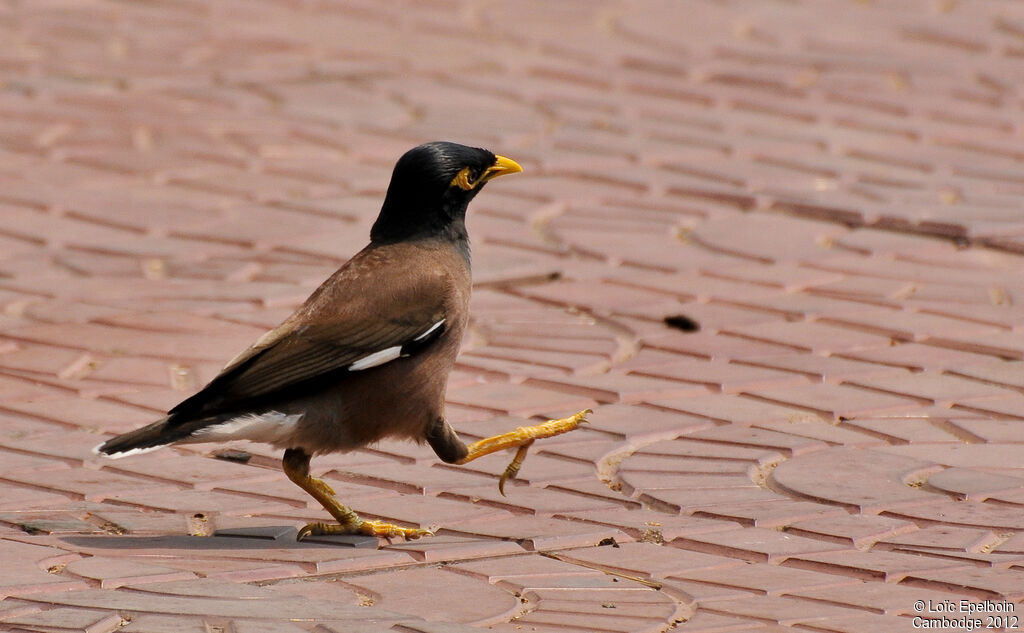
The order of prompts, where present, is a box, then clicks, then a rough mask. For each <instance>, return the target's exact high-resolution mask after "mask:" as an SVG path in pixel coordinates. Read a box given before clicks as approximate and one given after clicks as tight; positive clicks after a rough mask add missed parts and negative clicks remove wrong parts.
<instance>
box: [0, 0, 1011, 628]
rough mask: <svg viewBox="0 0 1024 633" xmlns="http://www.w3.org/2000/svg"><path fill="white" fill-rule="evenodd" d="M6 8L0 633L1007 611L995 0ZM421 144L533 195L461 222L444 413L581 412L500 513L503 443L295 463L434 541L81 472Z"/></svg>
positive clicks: (232, 495)
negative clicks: (445, 454) (343, 535)
mask: <svg viewBox="0 0 1024 633" xmlns="http://www.w3.org/2000/svg"><path fill="white" fill-rule="evenodd" d="M37 4H38V3H37ZM37 4H31V3H22V4H21V5H16V6H13V7H10V8H8V9H7V11H6V13H5V16H4V17H5V19H4V20H3V21H2V23H0V40H2V41H5V42H7V41H10V42H15V43H16V46H14V47H8V48H9V50H7V51H5V54H6V57H5V58H4V64H5V67H4V69H5V71H7V72H6V73H5V79H6V80H7V84H9V85H8V86H7V87H8V88H10V89H8V90H6V91H2V92H0V112H2V113H3V117H0V118H2V123H0V139H2V140H0V192H2V194H0V216H3V218H4V222H3V226H0V313H2V314H0V374H3V375H2V376H0V420H2V424H0V427H2V430H0V445H2V446H0V448H2V451H0V477H2V478H3V479H4V481H2V482H0V553H2V556H0V558H2V559H3V560H4V562H5V563H8V567H9V569H8V570H7V572H6V575H4V574H0V595H8V594H10V595H11V596H14V597H7V598H6V599H4V600H2V601H0V628H17V629H19V630H33V631H44V630H46V631H49V630H54V631H55V630H79V631H90V632H91V633H99V632H101V631H102V632H104V633H106V632H108V631H113V630H115V629H124V630H125V631H142V632H148V631H168V632H170V631H181V632H185V631H189V632H191V631H196V632H206V633H208V632H209V631H213V630H231V631H235V632H236V633H263V632H265V631H282V632H285V633H292V632H296V631H302V630H314V629H315V630H316V631H323V633H331V632H334V631H337V632H339V633H340V632H342V631H345V632H346V633H360V632H362V631H366V632H372V633H381V632H383V631H392V632H397V633H440V632H441V631H444V632H445V633H464V632H468V631H471V630H474V628H472V627H470V625H474V626H475V627H477V628H479V627H491V628H493V629H494V630H495V631H506V632H510V633H511V632H514V633H526V632H527V631H535V633H569V632H573V631H578V632H580V633H590V632H591V631H594V630H609V631H617V632H620V631H621V632H622V633H640V632H647V631H650V632H652V633H653V632H656V631H657V632H661V631H664V630H668V629H669V628H673V627H675V628H679V629H680V630H688V631H691V632H693V633H698V632H703V633H725V632H728V631H738V632H742V631H752V632H759V633H781V632H782V631H792V630H797V629H799V630H810V631H821V632H825V633H829V632H832V633H845V632H851V633H852V632H853V631H858V632H859V631H864V630H878V631H899V630H908V631H909V630H913V629H914V624H913V622H912V619H911V618H912V616H913V615H915V613H914V611H913V607H912V605H913V600H916V599H934V600H940V599H944V598H945V597H948V596H952V597H953V598H962V597H965V596H966V597H970V598H971V599H974V600H980V599H985V598H988V599H1006V598H1009V599H1012V600H1019V599H1020V598H1021V597H1022V596H1021V593H1020V590H1019V587H1020V586H1022V583H1021V580H1020V574H1021V573H1022V571H1021V553H1022V551H1024V548H1022V546H1021V544H1020V538H1019V537H1020V534H1021V533H1022V532H1024V525H1021V520H1020V512H1019V508H1020V506H1021V505H1022V504H1024V492H1021V486H1020V485H1019V482H1020V481H1024V470H1022V468H1021V464H1020V460H1019V450H1017V449H1018V448H1019V444H1020V439H1021V432H1020V428H1019V423H1020V421H1021V420H1022V419H1024V405H1022V404H1021V403H1022V402H1024V401H1022V399H1021V397H1020V395H1021V394H1020V391H1021V384H1022V377H1024V374H1022V371H1021V369H1020V367H1019V366H1018V365H1020V360H1019V359H1020V358H1021V357H1022V354H1024V343H1022V340H1024V339H1022V336H1024V311H1022V310H1021V308H1020V306H1021V303H1022V301H1021V297H1022V296H1024V285H1022V284H1021V281H1020V270H1021V261H1020V257H1021V256H1022V255H1024V238H1022V236H1024V224H1022V222H1021V214H1020V209H1021V194H1022V193H1024V188H1022V187H1021V184H1022V183H1024V179H1022V178H1021V176H1020V174H1019V173H1018V172H1019V170H1018V169H1017V167H1018V165H1019V162H1020V160H1021V159H1022V157H1024V155H1022V154H1021V152H1020V150H1019V148H1018V147H1017V146H1016V145H1015V144H1014V139H1013V135H1014V131H1015V130H1018V129H1020V128H1021V125H1022V122H1021V121H1022V117H1021V116H1020V115H1019V113H1018V112H1017V111H1016V110H1015V109H1014V107H1013V105H1014V99H1015V94H1016V90H1015V86H1016V85H1017V84H1018V83H1019V79H1020V72H1019V68H1018V66H1019V63H1018V61H1019V57H1020V55H1021V53H1022V49H1021V47H1020V45H1019V41H1018V40H1019V39H1020V38H1019V35H1020V33H1021V32H1022V31H1024V30H1022V28H1021V27H1020V25H1019V24H1018V23H1017V22H1019V20H1018V19H1017V17H1015V16H1014V15H1012V11H1011V12H1009V13H1008V12H1007V10H1006V8H1005V7H1004V6H1001V5H1000V6H996V5H994V4H993V5H992V6H989V5H987V4H980V5H971V6H970V7H968V6H966V5H964V3H959V4H958V3H944V4H943V6H941V7H939V8H940V9H941V10H934V9H935V7H928V10H926V11H921V8H922V7H921V6H918V5H917V4H915V3H904V4H894V5H893V6H888V5H886V6H884V7H883V6H881V5H880V3H873V4H870V3H869V4H866V5H864V6H856V7H853V6H849V5H848V3H841V2H822V3H820V4H819V3H809V2H804V3H800V4H786V3H774V4H772V5H765V6H763V7H760V8H759V9H758V10H757V11H756V13H751V11H750V10H749V9H750V8H749V7H747V6H743V5H742V3H740V4H739V5H734V4H729V3H704V4H702V5H701V6H700V7H699V8H698V9H697V10H685V9H682V8H680V6H677V4H674V3H671V2H668V3H664V2H663V3H643V6H642V7H641V9H642V10H625V11H624V10H623V8H622V7H619V6H615V5H613V4H610V3H607V2H595V3H573V4H571V5H570V4H566V5H565V6H557V7H550V6H545V7H543V9H541V8H539V7H537V6H529V5H511V4H508V3H506V4H493V5H490V6H476V5H474V4H473V3H466V2H459V1H455V2H447V3H440V5H437V6H435V4H429V3H428V4H424V5H423V6H420V5H416V4H407V5H402V6H400V7H399V6H389V5H387V4H380V3H378V4H376V5H373V6H371V5H370V4H367V3H365V2H363V3H361V2H357V1H354V0H339V1H338V2H335V3H327V4H325V3H320V4H312V5H309V6H303V7H302V8H301V10H296V8H295V7H294V6H291V5H289V4H288V3H280V2H277V3H274V2H271V3H260V4H259V5H251V6H250V5H246V6H245V8H244V13H245V16H244V17H245V18H247V19H245V20H241V21H240V20H237V19H235V18H237V17H238V16H239V15H241V13H242V9H241V5H238V6H236V4H237V3H232V2H230V1H229V0H214V1H212V2H211V3H208V4H209V6H206V7H204V8H205V9H206V10H205V11H200V12H196V11H194V10H192V8H193V7H189V6H186V5H176V4H173V3H163V4H160V5H154V4H144V3H143V4H140V3H134V4H133V3H124V6H119V8H118V11H117V12H116V16H114V17H116V20H114V21H113V22H112V21H111V20H112V17H111V16H112V14H111V13H110V11H109V7H106V6H105V5H103V4H102V3H99V2H95V1H94V0H83V1H82V2H78V3H75V5H74V7H73V8H69V7H65V6H59V7H58V6H49V5H45V4H44V5H39V6H37ZM946 5H949V6H946ZM633 8H636V7H630V9H633ZM438 9H441V10H440V11H439V10H438ZM211 15H212V16H215V17H218V18H222V19H219V20H216V28H212V27H211V22H210V19H209V18H210V17H211ZM114 22H116V24H115V23H114ZM69 34H70V35H69ZM808 34H811V35H808ZM339 43H342V44H339ZM937 68H941V69H943V71H942V72H939V73H936V72H935V69H937ZM69 77H72V78H74V79H75V80H74V81H68V78H69ZM111 88H114V89H111ZM496 122H497V123H496ZM437 138H445V139H452V140H456V141H461V142H465V143H469V144H474V145H480V146H484V147H488V148H490V149H491V150H494V151H496V152H499V153H501V154H503V155H508V156H511V157H512V158H515V159H516V160H518V161H520V162H521V164H522V165H523V166H524V167H525V173H523V174H521V175H518V176H516V177H515V178H514V179H509V181H507V182H506V181H502V182H501V183H499V184H496V185H494V186H493V187H488V190H487V192H486V193H484V194H483V195H481V196H480V197H479V199H478V200H476V201H475V202H474V204H473V207H472V208H471V210H470V213H469V216H468V218H467V226H468V228H469V232H470V233H471V234H472V236H473V240H472V244H473V264H474V274H475V284H476V287H475V289H474V299H473V304H472V313H473V314H472V322H471V326H470V334H469V336H468V338H467V340H466V344H465V346H464V347H465V349H464V353H463V354H462V355H461V357H460V359H459V365H458V371H457V372H456V373H454V374H453V375H452V376H451V379H450V381H449V389H448V400H449V404H448V410H447V417H448V419H449V421H450V422H452V423H453V424H454V425H455V426H456V427H457V428H458V429H459V431H460V432H461V433H462V435H463V437H464V438H465V439H467V440H475V439H480V438H482V437H484V436H488V435H491V434H493V433H499V432H504V431H507V430H510V429H512V428H515V427H516V426H521V425H522V424H523V423H524V422H525V421H526V420H527V419H530V418H536V417H538V416H539V417H547V416H552V415H561V414H566V413H572V412H574V411H575V410H578V409H582V408H584V407H588V406H589V407H593V408H594V409H595V413H594V414H593V415H592V416H591V425H590V426H589V427H588V428H586V429H584V430H580V431H576V432H574V433H571V434H568V435H566V436H563V437H559V438H551V439H550V440H548V441H545V442H539V443H538V444H537V445H536V446H535V447H534V448H533V449H532V450H531V454H530V457H529V458H528V459H527V461H526V465H525V466H524V467H523V469H522V472H521V473H520V477H519V478H517V479H516V480H514V481H512V482H510V483H509V486H508V487H507V492H508V493H509V497H507V498H506V497H502V496H500V495H499V494H498V493H497V491H496V485H495V484H496V478H497V475H498V473H500V472H501V469H502V468H504V462H505V460H506V459H507V458H508V456H507V455H495V456H492V457H491V458H488V459H486V460H481V461H480V462H477V463H475V464H472V465H468V466H467V467H457V466H450V465H444V466H442V465H441V463H440V462H439V461H438V460H437V459H436V456H435V455H434V454H433V451H432V450H431V449H430V448H429V446H416V445H414V444H411V443H407V442H404V441H385V442H382V443H381V444H380V445H379V446H377V447H373V448H370V449H364V450H360V451H357V452H353V453H351V454H348V455H342V454H337V455H324V456H320V457H318V458H317V460H316V461H315V462H314V471H315V472H317V473H322V472H325V471H326V472H327V479H328V480H329V481H330V482H331V484H332V485H333V486H335V487H336V489H337V491H338V494H339V497H340V498H342V500H344V501H346V502H349V503H351V504H352V505H353V506H355V507H356V508H357V509H358V510H360V511H362V512H364V513H365V514H367V516H381V517H385V518H388V519H390V520H394V521H398V522H401V523H403V524H410V525H412V524H416V525H419V524H437V525H438V526H439V527H441V528H442V530H441V533H440V535H439V536H437V537H435V538H434V539H422V540H418V541H410V542H404V541H402V540H401V539H393V540H392V542H390V543H385V542H382V543H381V547H382V549H380V550H373V549H355V548H348V547H344V546H341V545H339V544H338V543H336V542H335V543H329V542H322V543H321V542H317V543H306V544H295V543H294V542H292V541H290V540H288V541H287V542H285V540H284V539H279V540H277V541H274V540H269V539H263V540H260V539H240V538H229V537H200V536H188V534H191V533H196V534H202V533H207V532H209V531H212V530H216V529H224V528H238V529H242V530H246V529H248V530H250V531H252V530H264V531H269V532H275V533H281V534H283V533H285V532H289V531H290V530H292V529H293V528H294V527H295V526H297V525H299V524H301V523H302V522H304V521H309V520H316V519H324V518H325V517H326V515H325V513H324V512H323V511H322V510H321V508H319V505H318V504H317V503H316V502H315V501H314V500H312V499H311V498H308V497H307V496H305V495H303V493H302V492H301V491H300V490H299V489H298V488H296V487H295V486H294V485H292V484H291V482H289V481H287V479H286V478H285V477H284V475H283V474H282V473H281V472H280V469H279V459H280V450H277V449H272V448H270V447H268V446H263V445H242V444H232V445H231V448H232V449H234V450H240V451H246V452H247V454H248V455H249V456H250V461H249V462H248V464H231V463H225V462H224V461H222V460H215V459H211V458H210V456H211V455H213V454H214V451H217V450H219V449H220V448H221V447H218V446H215V445H198V446H194V447H189V448H177V449H172V450H165V451H160V452H156V453H153V454H149V455H139V456H135V457H130V458H126V459H125V460H122V461H118V462H102V461H97V458H95V457H93V456H92V455H91V453H90V452H89V451H90V449H91V448H92V447H93V446H95V445H96V444H98V443H99V442H100V441H102V439H104V438H105V437H108V436H109V435H110V434H114V433H119V432H124V431H127V430H130V429H132V428H135V427H136V426H138V425H141V424H144V423H148V422H151V421H153V420H155V419H157V418H158V417H159V416H160V415H161V414H162V413H163V412H164V411H165V410H166V409H167V408H168V407H171V406H173V405H175V404H177V402H179V401H180V400H181V399H182V398H184V397H186V396H187V395H188V394H189V393H191V392H192V391H194V390H195V389H197V388H199V387H201V386H202V385H203V384H204V383H205V382H206V381H208V380H210V379H211V378H213V376H214V375H216V373H217V371H218V370H219V368H220V367H221V366H222V365H223V363H224V362H225V361H227V360H228V359H229V358H231V357H232V356H234V354H235V353H237V352H238V351H239V350H241V349H243V348H244V347H245V346H246V345H248V344H249V343H250V342H251V341H252V340H253V339H255V338H256V337H257V336H259V334H261V333H262V332H263V331H264V330H266V329H268V328H271V327H273V326H274V325H275V324H276V323H278V322H280V320H281V319H283V318H285V317H287V316H288V314H290V312H291V310H292V309H293V308H294V307H296V306H298V305H299V304H300V303H301V301H302V300H303V299H304V298H305V297H306V296H307V295H308V293H309V292H310V291H312V289H313V288H314V287H315V286H316V285H317V284H318V283H319V282H320V281H321V280H322V279H324V278H326V277H327V276H328V275H329V274H330V273H331V271H333V270H334V269H335V268H336V267H337V266H338V265H339V264H340V263H341V262H343V261H344V260H345V259H346V258H347V257H349V256H351V255H352V254H354V253H355V252H357V251H358V250H359V249H360V248H362V247H363V245H364V244H365V242H366V238H367V233H368V229H369V227H370V225H371V223H372V222H373V219H374V218H375V217H376V214H377V211H378V209H379V207H380V203H381V200H382V197H383V195H384V192H385V190H386V188H387V183H388V176H389V174H390V172H391V168H392V165H393V164H394V161H395V159H396V157H397V156H399V155H400V154H401V153H402V152H403V151H405V150H406V149H408V148H409V147H412V146H413V145H416V144H418V143H421V142H424V141H428V140H432V139H437ZM680 315H682V316H685V317H687V318H690V319H693V320H694V321H696V322H697V323H698V324H699V325H700V331H697V332H685V331H681V330H680V329H677V328H674V327H670V326H669V325H667V324H666V322H665V318H666V317H675V316H680ZM613 403H615V404H613ZM237 454H238V455H241V453H237ZM759 484H763V485H764V486H766V487H767V488H765V487H762V485H759ZM197 515H201V516H199V517H197ZM25 530H29V531H31V532H33V533H28V532H26V531H25ZM282 530H284V532H282ZM125 532H126V533H125ZM289 533H290V532H289ZM610 539H614V541H615V542H617V543H618V544H619V547H618V548H616V547H614V546H612V545H610V543H611V542H612V540H610ZM602 543H603V545H600V544H602ZM678 546H684V548H685V549H680V547H678ZM26 548H27V549H26ZM989 550H992V551H991V552H990V551H989ZM541 552H543V553H544V554H550V555H552V556H558V557H559V558H561V559H555V558H549V557H547V556H545V555H542V554H541ZM721 554H724V555H721ZM624 556H625V558H623V557H624ZM701 557H706V558H701ZM563 559H564V560H563ZM708 560H710V561H711V562H710V563H708ZM748 560H757V561H760V562H756V563H748V562H746V561H748ZM766 560H767V562H765V561H766ZM460 561H461V562H460ZM453 563H454V564H453ZM705 563H707V564H705ZM719 563H721V564H719ZM776 563H781V565H780V564H776ZM423 565H426V567H424V566H423ZM446 565H447V567H446ZM460 565H464V566H465V569H462V570H459V569H458V567H459V566H460ZM471 566H474V567H471ZM606 572H607V573H606ZM673 573H675V574H676V575H671V574H673ZM616 574H618V575H616ZM197 577H201V578H197ZM651 577H656V578H657V580H656V582H658V583H662V584H663V587H662V589H661V590H660V591H658V590H656V589H655V587H654V586H653V585H651V584H645V582H640V581H638V580H637V579H640V580H645V581H646V580H648V579H649V578H651ZM173 578H182V579H183V580H176V581H175V580H168V579H173ZM161 579H162V581H161ZM185 579H187V580H185ZM403 580H404V581H405V582H403ZM881 581H886V582H881ZM360 582H362V583H363V585H365V586H360V585H359V583H360ZM409 583H412V584H416V585H418V586H423V585H428V586H432V587H436V588H437V589H438V590H439V591H436V592H434V593H435V594H437V596H440V599H435V598H436V596H435V597H433V598H432V597H429V596H428V597H427V598H424V596H425V595H427V594H422V592H419V594H417V593H416V592H409V591H408V587H409V586H410V584H409ZM371 585H372V586H371ZM357 586H359V587H360V588H359V590H358V591H357V590H356V587H357ZM420 594H422V595H420ZM517 594H518V595H517ZM360 596H362V597H360ZM369 602H373V603H374V604H369ZM122 616H125V619H124V621H122ZM127 616H131V619H130V621H128V617H127ZM684 620H685V622H684Z"/></svg>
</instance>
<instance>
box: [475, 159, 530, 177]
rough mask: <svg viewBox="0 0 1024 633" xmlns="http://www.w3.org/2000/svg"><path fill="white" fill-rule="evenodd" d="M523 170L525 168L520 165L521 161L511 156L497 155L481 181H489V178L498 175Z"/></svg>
mask: <svg viewBox="0 0 1024 633" xmlns="http://www.w3.org/2000/svg"><path fill="white" fill-rule="evenodd" d="M521 171H523V168H522V167H520V166H519V163H517V162H516V161H514V160H512V159H511V158H505V157H504V156H495V157H494V164H493V165H491V166H490V167H488V168H487V171H485V172H484V175H483V176H482V177H481V178H480V182H487V181H488V180H490V179H492V178H497V177H498V176H504V175H505V174H515V173H518V172H521Z"/></svg>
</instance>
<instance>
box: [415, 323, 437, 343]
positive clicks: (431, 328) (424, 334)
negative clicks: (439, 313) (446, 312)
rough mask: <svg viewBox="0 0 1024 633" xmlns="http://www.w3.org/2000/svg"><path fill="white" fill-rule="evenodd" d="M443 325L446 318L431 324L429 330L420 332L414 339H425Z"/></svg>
mask: <svg viewBox="0 0 1024 633" xmlns="http://www.w3.org/2000/svg"><path fill="white" fill-rule="evenodd" d="M442 325H444V319H441V320H440V321H438V322H437V323H435V324H433V325H431V326H430V329H429V330H427V331H426V332H424V333H423V334H420V335H419V336H417V337H416V338H414V339H413V340H414V341H422V340H423V339H425V338H427V337H428V336H430V335H431V334H433V333H434V332H435V331H436V330H437V328H439V327H441V326H442Z"/></svg>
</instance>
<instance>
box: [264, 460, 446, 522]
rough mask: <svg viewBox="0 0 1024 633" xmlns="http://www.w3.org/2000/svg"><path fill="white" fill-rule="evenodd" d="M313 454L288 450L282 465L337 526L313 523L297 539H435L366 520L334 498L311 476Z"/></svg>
mask: <svg viewBox="0 0 1024 633" xmlns="http://www.w3.org/2000/svg"><path fill="white" fill-rule="evenodd" d="M309 457H310V456H309V455H308V454H306V453H305V452H304V451H302V450H300V449H288V450H286V451H285V453H284V459H283V460H282V462H281V464H282V467H283V469H284V473H285V474H286V475H288V479H291V480H292V481H293V482H295V485H297V486H298V487H299V488H302V489H303V490H305V491H306V492H308V493H309V495H310V496H311V497H313V498H314V499H316V500H317V501H318V502H319V503H320V505H322V506H323V507H324V510H327V512H329V513H330V515H331V516H332V517H334V518H335V519H336V520H337V521H338V522H337V523H310V524H308V525H306V526H304V527H303V528H302V529H301V530H299V534H298V536H297V537H296V538H297V540H300V541H301V540H302V539H303V538H305V537H306V536H310V535H313V536H320V535H324V534H366V535H368V536H386V537H393V536H401V537H403V538H407V539H414V538H419V537H421V536H432V535H433V532H431V531H429V530H421V529H419V528H404V527H402V526H400V525H394V524H393V523H384V522H383V521H370V520H366V519H362V518H360V517H359V515H358V514H356V513H355V511H354V510H353V509H352V508H349V507H347V506H343V505H342V504H341V503H339V502H338V500H337V499H336V498H335V497H334V490H333V489H332V488H331V487H330V486H329V485H327V483H326V482H324V481H323V480H322V479H317V478H316V477H311V476H310V475H309Z"/></svg>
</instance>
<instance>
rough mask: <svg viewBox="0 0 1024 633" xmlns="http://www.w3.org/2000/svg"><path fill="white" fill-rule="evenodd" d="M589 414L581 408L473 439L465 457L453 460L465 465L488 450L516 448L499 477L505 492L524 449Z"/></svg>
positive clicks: (574, 425) (570, 427)
mask: <svg viewBox="0 0 1024 633" xmlns="http://www.w3.org/2000/svg"><path fill="white" fill-rule="evenodd" d="M589 413H593V411H591V410H590V409H584V410H583V411H580V412H579V413H576V414H574V415H570V416H569V417H567V418H559V419H557V420H548V421H547V422H543V423H541V424H535V425H534V426H522V427H519V428H518V429H516V430H514V431H510V432H508V433H503V434H501V435H495V436H494V437H488V438H485V439H482V440H480V441H479V442H473V443H472V444H470V445H469V446H468V447H466V448H467V449H468V452H467V453H466V456H465V457H463V458H462V459H460V460H459V461H458V462H456V463H457V464H465V463H467V462H471V461H473V460H474V459H476V458H478V457H483V456H484V455H490V454H491V453H494V452H496V451H500V450H504V449H506V448H517V449H519V450H517V451H516V455H515V457H514V458H512V461H511V462H510V463H509V465H508V466H507V467H506V468H505V472H503V473H502V474H501V478H500V479H499V480H498V490H499V491H500V492H501V494H502V495H504V494H505V482H506V481H508V480H509V479H511V478H513V477H515V476H516V474H517V473H518V472H519V469H520V468H521V467H522V465H523V460H525V459H526V452H527V451H528V450H529V448H530V446H531V445H532V444H533V442H534V441H535V440H540V439H544V438H547V437H554V436H555V435H561V434H562V433H568V432H569V431H572V430H575V429H576V428H578V427H579V425H581V424H583V423H585V422H587V414H589Z"/></svg>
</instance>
